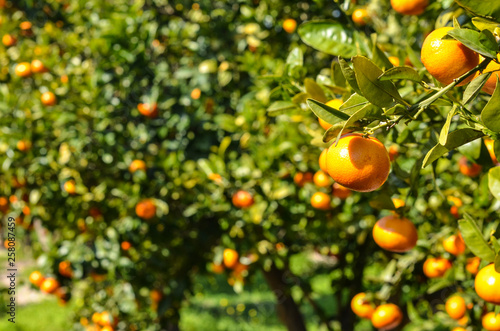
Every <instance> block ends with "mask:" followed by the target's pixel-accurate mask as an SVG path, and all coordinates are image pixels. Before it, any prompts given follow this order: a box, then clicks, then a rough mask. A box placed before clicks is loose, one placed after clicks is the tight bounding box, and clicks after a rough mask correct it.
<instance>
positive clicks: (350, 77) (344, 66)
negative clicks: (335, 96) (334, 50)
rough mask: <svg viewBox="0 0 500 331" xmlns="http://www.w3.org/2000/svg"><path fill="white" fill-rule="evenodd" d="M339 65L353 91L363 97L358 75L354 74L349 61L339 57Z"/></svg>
mask: <svg viewBox="0 0 500 331" xmlns="http://www.w3.org/2000/svg"><path fill="white" fill-rule="evenodd" d="M339 65H340V69H341V70H342V73H343V74H344V77H345V79H346V80H347V82H348V83H349V85H350V86H351V87H352V89H353V90H354V91H356V93H358V94H361V95H363V93H361V90H360V89H359V86H358V81H357V80H356V73H355V72H354V70H352V68H351V67H350V66H349V64H348V63H347V61H346V60H344V59H343V58H341V57H339Z"/></svg>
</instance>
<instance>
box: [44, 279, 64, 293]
mask: <svg viewBox="0 0 500 331" xmlns="http://www.w3.org/2000/svg"><path fill="white" fill-rule="evenodd" d="M58 287H59V282H58V281H57V280H56V279H54V278H45V279H44V280H43V282H42V283H41V284H40V291H42V292H45V293H53V292H54V291H55V290H57V288H58Z"/></svg>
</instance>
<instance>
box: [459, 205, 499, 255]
mask: <svg viewBox="0 0 500 331" xmlns="http://www.w3.org/2000/svg"><path fill="white" fill-rule="evenodd" d="M458 227H459V229H460V233H461V234H462V237H463V239H464V241H465V244H466V245H467V247H468V248H469V249H470V250H471V252H472V253H473V254H474V255H476V256H477V257H479V258H481V259H482V260H485V261H487V262H493V261H494V260H495V252H494V251H493V249H492V248H491V247H490V246H489V245H488V243H487V242H486V240H485V239H484V237H483V234H482V233H481V230H480V229H479V226H478V225H477V223H476V221H474V219H473V218H472V217H471V216H470V215H468V214H465V215H464V219H462V220H459V221H458Z"/></svg>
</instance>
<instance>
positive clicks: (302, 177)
mask: <svg viewBox="0 0 500 331" xmlns="http://www.w3.org/2000/svg"><path fill="white" fill-rule="evenodd" d="M293 181H294V183H295V184H297V186H299V187H302V186H304V185H305V184H306V183H310V182H312V181H313V174H312V172H297V173H296V174H295V176H293Z"/></svg>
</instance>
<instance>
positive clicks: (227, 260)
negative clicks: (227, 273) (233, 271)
mask: <svg viewBox="0 0 500 331" xmlns="http://www.w3.org/2000/svg"><path fill="white" fill-rule="evenodd" d="M222 258H223V261H224V265H225V266H226V268H234V267H235V266H236V264H237V263H238V260H239V255H238V252H237V251H235V250H234V249H231V248H226V249H224V252H223V254H222Z"/></svg>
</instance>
